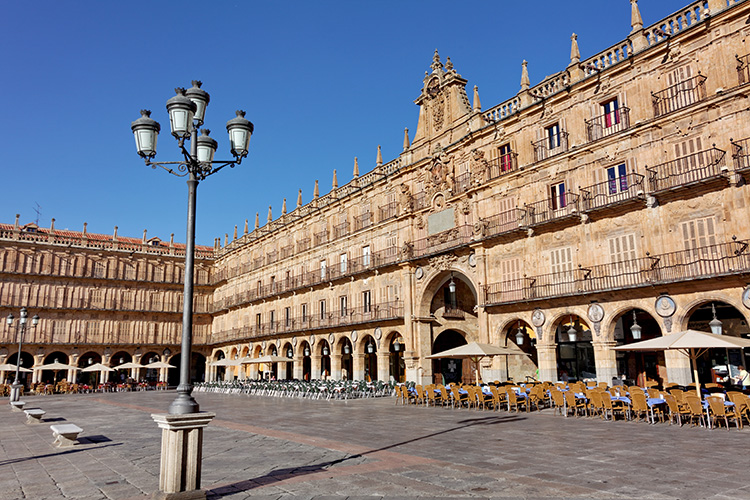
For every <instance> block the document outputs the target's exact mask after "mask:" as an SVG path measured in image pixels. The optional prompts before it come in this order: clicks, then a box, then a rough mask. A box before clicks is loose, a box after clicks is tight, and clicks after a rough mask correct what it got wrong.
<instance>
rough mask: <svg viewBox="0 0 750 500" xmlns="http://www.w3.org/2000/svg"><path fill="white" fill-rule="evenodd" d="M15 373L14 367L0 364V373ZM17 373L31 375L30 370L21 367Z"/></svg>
mask: <svg viewBox="0 0 750 500" xmlns="http://www.w3.org/2000/svg"><path fill="white" fill-rule="evenodd" d="M11 371H13V372H14V371H16V365H11V364H8V363H2V364H0V372H11ZM19 371H21V372H23V373H31V371H32V370H29V369H28V368H24V367H23V366H22V367H20V368H19Z"/></svg>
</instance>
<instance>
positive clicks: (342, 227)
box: [333, 222, 349, 240]
mask: <svg viewBox="0 0 750 500" xmlns="http://www.w3.org/2000/svg"><path fill="white" fill-rule="evenodd" d="M347 234H349V223H348V222H342V223H341V224H337V225H335V226H333V239H335V240H337V239H339V238H343V237H344V236H346V235H347Z"/></svg>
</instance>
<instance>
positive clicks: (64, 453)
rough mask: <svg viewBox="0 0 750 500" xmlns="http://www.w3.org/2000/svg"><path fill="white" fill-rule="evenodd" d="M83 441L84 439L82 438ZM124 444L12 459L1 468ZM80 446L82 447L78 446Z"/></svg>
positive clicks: (0, 465)
mask: <svg viewBox="0 0 750 500" xmlns="http://www.w3.org/2000/svg"><path fill="white" fill-rule="evenodd" d="M81 439H83V438H81ZM120 445H122V443H112V444H105V445H103V446H88V447H86V448H79V449H73V450H65V451H61V452H58V453H47V454H46V455H36V456H33V457H22V458H12V459H10V460H2V461H0V467H2V466H3V465H10V464H17V463H20V462H26V461H27V460H39V459H40V458H48V457H61V456H64V455H70V454H71V453H78V452H81V451H89V450H98V449H100V448H107V447H109V446H120ZM78 446H80V445H78Z"/></svg>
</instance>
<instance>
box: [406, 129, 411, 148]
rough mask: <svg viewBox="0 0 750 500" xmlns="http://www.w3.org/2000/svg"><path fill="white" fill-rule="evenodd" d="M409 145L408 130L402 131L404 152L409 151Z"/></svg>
mask: <svg viewBox="0 0 750 500" xmlns="http://www.w3.org/2000/svg"><path fill="white" fill-rule="evenodd" d="M410 145H411V142H410V141H409V129H408V128H405V129H404V151H406V150H407V149H409V146H410Z"/></svg>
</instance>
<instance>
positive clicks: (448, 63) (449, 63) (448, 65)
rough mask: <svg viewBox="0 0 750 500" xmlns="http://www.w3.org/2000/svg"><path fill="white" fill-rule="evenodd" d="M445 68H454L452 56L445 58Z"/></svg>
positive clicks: (450, 69) (449, 69)
mask: <svg viewBox="0 0 750 500" xmlns="http://www.w3.org/2000/svg"><path fill="white" fill-rule="evenodd" d="M445 69H446V70H448V71H452V70H453V61H451V58H450V57H446V58H445Z"/></svg>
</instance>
